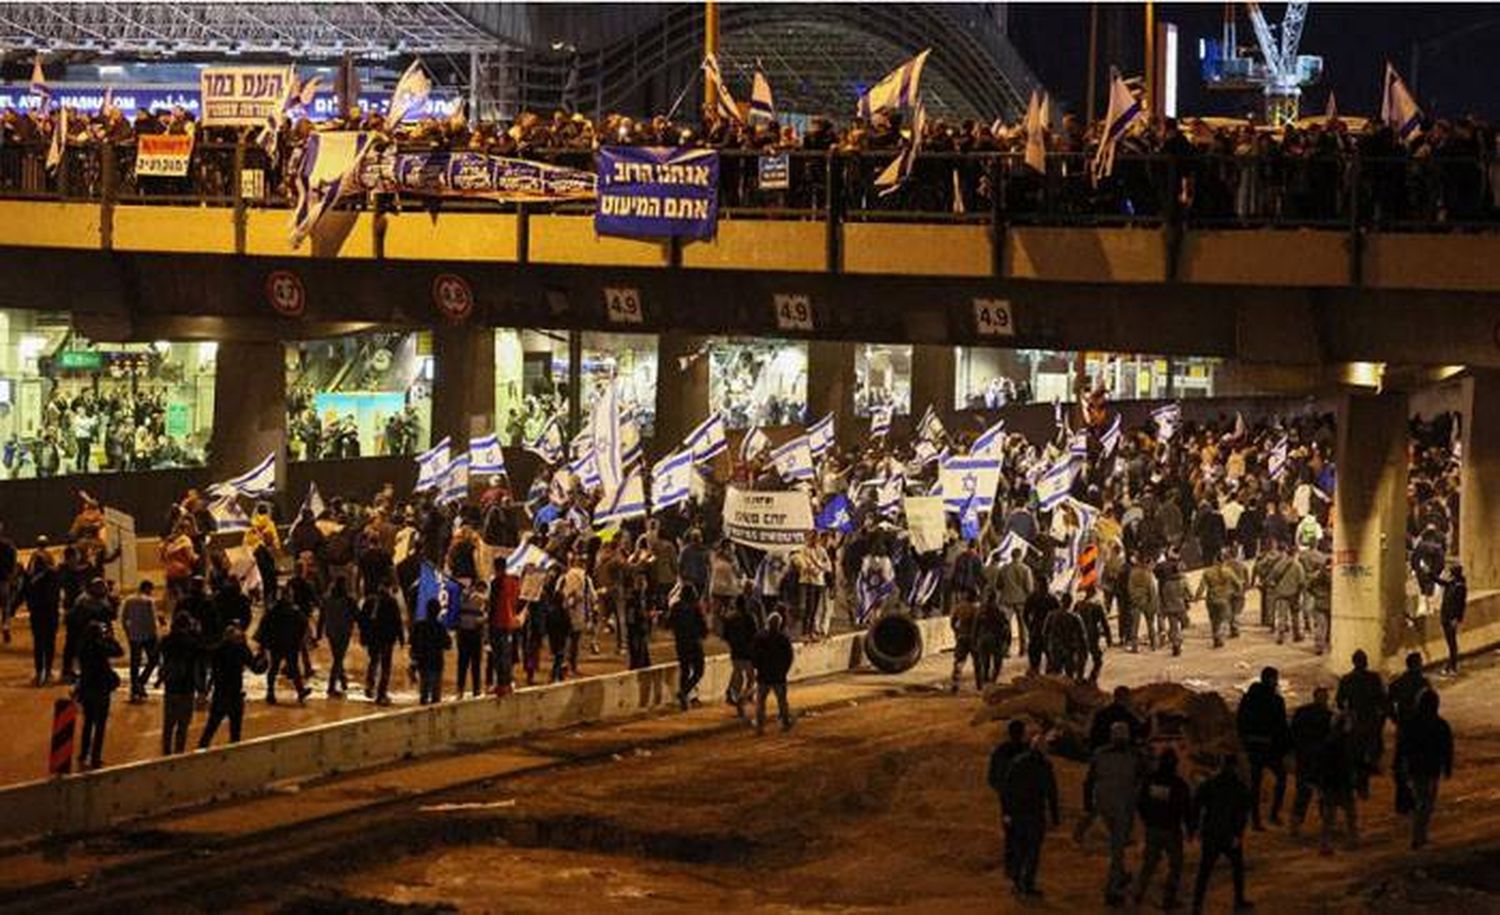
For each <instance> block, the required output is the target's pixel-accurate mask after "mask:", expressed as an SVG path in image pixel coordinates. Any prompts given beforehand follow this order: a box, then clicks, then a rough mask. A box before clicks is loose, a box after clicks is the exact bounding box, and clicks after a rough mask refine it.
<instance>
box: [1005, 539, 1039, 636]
mask: <svg viewBox="0 0 1500 915" xmlns="http://www.w3.org/2000/svg"><path fill="white" fill-rule="evenodd" d="M1023 556H1024V553H1023V551H1022V550H1020V549H1019V548H1017V549H1013V550H1011V551H1010V561H1009V562H1007V563H1005V564H1004V565H1002V566H1001V567H1000V571H999V572H998V573H997V575H996V583H995V586H996V589H997V590H998V591H999V593H1000V606H1001V607H1004V608H1005V617H1006V620H1007V622H1010V621H1014V622H1015V624H1016V632H1017V637H1018V638H1019V639H1020V641H1019V642H1018V643H1017V644H1018V646H1019V648H1020V650H1022V651H1025V650H1026V640H1027V638H1028V637H1029V633H1027V631H1026V621H1025V620H1024V619H1023V615H1022V612H1021V611H1022V609H1023V608H1025V606H1026V601H1027V599H1028V598H1030V597H1031V594H1032V592H1033V591H1035V590H1036V587H1035V585H1036V582H1035V578H1034V576H1033V575H1032V574H1031V568H1030V567H1029V566H1027V565H1026V563H1025V562H1023V561H1022V557H1023Z"/></svg>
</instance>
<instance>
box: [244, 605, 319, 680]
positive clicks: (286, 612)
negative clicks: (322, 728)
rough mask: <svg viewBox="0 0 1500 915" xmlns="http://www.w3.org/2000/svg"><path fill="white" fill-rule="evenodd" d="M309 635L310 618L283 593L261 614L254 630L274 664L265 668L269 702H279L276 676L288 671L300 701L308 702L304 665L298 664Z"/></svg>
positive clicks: (259, 642)
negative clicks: (304, 682) (308, 624)
mask: <svg viewBox="0 0 1500 915" xmlns="http://www.w3.org/2000/svg"><path fill="white" fill-rule="evenodd" d="M306 638H307V617H305V616H303V615H302V611H300V610H298V609H297V607H296V605H295V604H293V603H292V601H291V599H290V598H289V597H288V596H287V592H285V591H284V592H282V594H281V596H280V597H279V598H277V599H276V603H274V604H272V605H271V609H269V610H267V611H266V614H265V616H263V617H261V619H260V625H259V626H258V627H257V628H256V630H255V641H256V643H257V644H259V645H260V647H261V649H262V650H264V651H265V652H266V654H268V655H270V657H271V663H270V664H269V665H268V667H267V669H266V703H267V704H268V705H275V704H276V678H277V677H278V676H280V675H281V673H282V672H283V670H285V672H286V674H287V676H289V677H291V678H292V685H293V686H295V687H296V689H297V703H298V704H299V705H302V704H306V702H307V696H308V693H310V692H311V690H309V689H308V688H307V687H306V686H305V685H303V683H302V665H301V664H299V663H298V655H299V654H300V652H301V651H302V643H303V642H304V641H305V640H306Z"/></svg>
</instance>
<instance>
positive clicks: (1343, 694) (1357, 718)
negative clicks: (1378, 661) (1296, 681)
mask: <svg viewBox="0 0 1500 915" xmlns="http://www.w3.org/2000/svg"><path fill="white" fill-rule="evenodd" d="M1351 660H1352V663H1353V664H1354V669H1353V670H1351V671H1350V672H1349V673H1347V674H1345V675H1344V676H1343V677H1342V678H1340V679H1339V688H1338V691H1337V692H1336V693H1334V698H1333V701H1334V705H1335V706H1336V707H1337V708H1338V710H1339V711H1340V712H1343V713H1344V714H1345V715H1347V716H1348V717H1349V750H1350V752H1351V753H1352V754H1353V758H1354V772H1355V789H1356V790H1357V791H1358V792H1359V796H1360V797H1361V798H1363V799H1365V800H1369V797H1370V777H1371V776H1372V775H1375V774H1376V773H1378V772H1379V771H1380V757H1381V754H1382V753H1383V752H1384V750H1385V747H1384V731H1385V721H1386V718H1387V717H1389V714H1390V711H1389V706H1388V705H1387V701H1386V695H1385V683H1384V681H1382V680H1381V679H1380V675H1379V674H1377V673H1375V672H1374V671H1373V670H1370V659H1369V657H1368V656H1367V655H1366V654H1365V653H1364V650H1363V649H1360V650H1357V651H1355V652H1354V655H1353V657H1352V659H1351Z"/></svg>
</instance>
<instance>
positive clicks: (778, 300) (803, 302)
mask: <svg viewBox="0 0 1500 915" xmlns="http://www.w3.org/2000/svg"><path fill="white" fill-rule="evenodd" d="M771 304H772V306H773V307H774V308H775V309H776V329H777V330H801V331H810V330H813V329H814V328H813V309H812V300H811V299H809V298H808V297H807V296H805V295H794V294H789V293H780V292H778V293H776V294H775V295H773V296H771Z"/></svg>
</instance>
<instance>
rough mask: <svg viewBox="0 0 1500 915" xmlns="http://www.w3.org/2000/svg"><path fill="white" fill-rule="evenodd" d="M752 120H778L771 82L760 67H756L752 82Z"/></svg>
mask: <svg viewBox="0 0 1500 915" xmlns="http://www.w3.org/2000/svg"><path fill="white" fill-rule="evenodd" d="M750 120H752V121H774V120H776V102H775V100H774V99H772V97H771V83H770V81H769V80H767V79H766V75H765V74H764V73H762V72H761V71H760V67H756V68H755V76H754V77H753V78H752V79H751V82H750Z"/></svg>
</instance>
